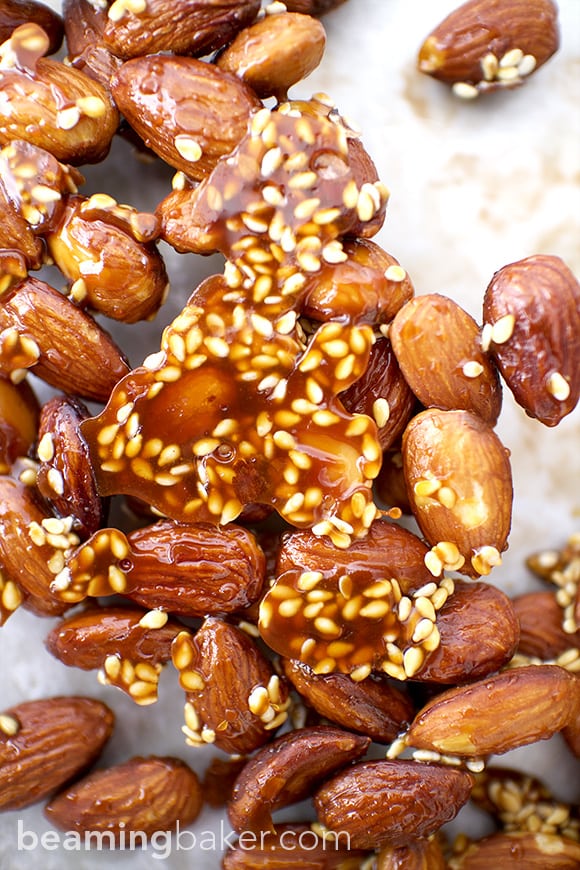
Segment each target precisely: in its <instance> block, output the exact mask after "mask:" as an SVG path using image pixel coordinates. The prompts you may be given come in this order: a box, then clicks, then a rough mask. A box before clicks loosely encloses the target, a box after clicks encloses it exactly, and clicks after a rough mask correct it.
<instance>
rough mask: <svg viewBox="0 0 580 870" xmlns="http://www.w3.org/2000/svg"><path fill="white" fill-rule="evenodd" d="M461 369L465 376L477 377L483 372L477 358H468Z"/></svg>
mask: <svg viewBox="0 0 580 870" xmlns="http://www.w3.org/2000/svg"><path fill="white" fill-rule="evenodd" d="M461 371H462V372H463V374H464V375H465V377H466V378H478V377H479V376H480V375H481V374H482V373H483V366H482V364H481V363H480V362H478V361H477V360H474V359H472V360H468V362H466V363H464V364H463V366H462V367H461Z"/></svg>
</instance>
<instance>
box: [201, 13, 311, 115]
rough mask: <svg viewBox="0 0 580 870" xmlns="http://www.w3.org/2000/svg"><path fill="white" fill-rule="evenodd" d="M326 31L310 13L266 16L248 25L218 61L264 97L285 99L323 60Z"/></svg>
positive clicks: (226, 69)
mask: <svg viewBox="0 0 580 870" xmlns="http://www.w3.org/2000/svg"><path fill="white" fill-rule="evenodd" d="M325 44H326V34H325V32H324V28H323V27H322V25H321V24H320V22H318V21H317V20H316V19H315V18H312V17H311V16H310V15H300V14H298V13H294V12H286V13H280V14H276V15H266V16H265V17H264V18H262V20H261V21H258V22H256V24H253V25H252V26H251V27H246V28H245V29H244V30H242V31H241V32H240V33H239V34H238V35H237V36H236V38H235V39H234V40H233V42H231V43H230V44H229V45H228V46H227V48H226V49H225V50H224V51H223V52H222V54H221V55H220V56H219V58H218V60H217V65H218V66H219V68H220V69H223V70H225V71H227V72H230V73H234V74H235V75H237V76H238V77H239V78H240V79H242V81H244V82H245V83H246V84H247V85H249V86H250V87H251V88H253V90H254V91H255V92H256V93H257V95H258V96H259V97H261V98H262V99H264V98H265V97H270V96H272V95H274V96H276V97H277V98H278V99H279V100H284V99H285V98H286V95H287V93H288V89H289V88H290V87H291V86H292V85H294V84H296V82H299V81H301V80H302V79H304V78H306V76H307V75H310V73H311V72H312V71H313V70H314V69H316V67H317V66H318V64H319V63H320V61H321V59H322V55H323V53H324V46H325Z"/></svg>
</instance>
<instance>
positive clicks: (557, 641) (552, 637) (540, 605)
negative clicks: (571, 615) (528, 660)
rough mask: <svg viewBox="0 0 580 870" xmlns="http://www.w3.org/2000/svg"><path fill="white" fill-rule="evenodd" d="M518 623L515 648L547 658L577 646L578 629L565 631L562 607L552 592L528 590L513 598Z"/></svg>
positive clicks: (529, 654) (524, 652)
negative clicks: (517, 642) (570, 631)
mask: <svg viewBox="0 0 580 870" xmlns="http://www.w3.org/2000/svg"><path fill="white" fill-rule="evenodd" d="M513 605H514V609H515V612H516V616H517V618H518V621H519V623H520V642H519V645H518V652H520V653H522V654H523V655H526V656H535V657H537V658H539V659H542V660H544V661H546V660H547V659H554V658H557V657H558V656H559V655H560V654H561V653H563V652H565V651H566V650H568V649H580V630H578V631H576V632H574V634H567V633H566V632H565V631H564V628H563V626H562V622H563V619H564V611H563V609H562V608H561V607H560V605H559V604H558V602H557V600H556V596H555V593H553V592H527V593H526V594H524V595H518V596H517V598H514V599H513Z"/></svg>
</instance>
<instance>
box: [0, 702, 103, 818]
mask: <svg viewBox="0 0 580 870" xmlns="http://www.w3.org/2000/svg"><path fill="white" fill-rule="evenodd" d="M113 723H114V717H113V714H112V712H111V711H110V710H109V708H108V707H106V706H105V704H102V703H101V702H100V701H95V700H93V699H92V698H77V697H69V698H66V697H63V698H44V699H42V700H39V701H27V702H24V703H22V704H18V705H17V706H15V707H11V708H10V709H9V710H6V711H5V712H4V713H2V714H1V715H0V785H1V789H0V794H1V796H0V808H1V809H2V810H15V809H20V808H21V807H26V806H29V805H30V804H34V803H36V802H37V801H40V800H42V799H43V798H46V797H48V795H50V794H52V793H53V792H54V791H56V789H58V788H61V787H62V786H63V785H65V783H67V782H68V781H69V780H70V779H72V778H73V777H78V776H79V775H80V774H82V773H84V771H85V770H86V769H87V768H88V767H90V766H91V765H92V764H93V762H94V761H96V759H97V758H98V757H99V755H100V753H101V750H102V749H103V747H104V745H105V743H106V742H107V740H108V739H109V737H110V736H111V732H112V730H113Z"/></svg>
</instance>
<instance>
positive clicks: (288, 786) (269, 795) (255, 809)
mask: <svg viewBox="0 0 580 870" xmlns="http://www.w3.org/2000/svg"><path fill="white" fill-rule="evenodd" d="M369 743H370V739H369V738H368V737H362V736H357V735H354V734H349V733H348V732H346V731H341V730H340V729H338V728H330V727H326V726H318V727H315V728H302V729H300V730H299V731H293V732H291V733H290V734H286V735H284V737H279V738H278V739H277V740H275V741H274V742H273V743H272V744H270V745H269V746H267V747H264V748H263V749H261V750H260V751H259V752H257V753H256V755H254V756H253V758H251V759H250V761H248V763H247V764H246V766H245V767H244V769H243V770H242V772H241V773H240V775H239V776H238V778H237V780H236V784H235V787H234V792H233V797H232V800H231V801H230V804H229V807H228V816H229V819H230V822H231V824H232V827H233V828H234V830H235V831H237V832H238V833H239V832H241V831H254V832H259V831H270V832H273V831H274V827H273V824H272V813H273V812H274V810H277V809H281V808H282V807H286V806H289V805H290V804H293V803H297V802H298V801H300V800H302V799H303V798H305V797H308V796H309V795H310V794H311V793H312V789H313V788H314V786H315V785H316V784H317V783H319V782H320V781H321V780H323V779H324V778H325V777H327V776H328V775H329V774H330V773H332V772H333V771H335V770H337V769H338V768H341V767H344V766H345V765H347V764H348V763H349V762H351V761H354V760H355V759H356V758H360V757H361V756H362V755H363V754H364V753H365V752H366V750H367V748H368V746H369ZM352 845H353V846H354V845H355V844H354V843H353V844H352ZM355 848H357V847H356V846H355Z"/></svg>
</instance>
